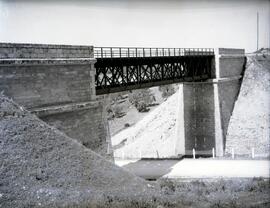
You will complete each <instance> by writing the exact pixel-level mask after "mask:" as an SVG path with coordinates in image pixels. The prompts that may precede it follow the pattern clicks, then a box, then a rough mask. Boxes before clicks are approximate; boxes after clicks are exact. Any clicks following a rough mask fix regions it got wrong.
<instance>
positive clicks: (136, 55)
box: [135, 48, 138, 58]
mask: <svg viewBox="0 0 270 208" xmlns="http://www.w3.org/2000/svg"><path fill="white" fill-rule="evenodd" d="M135 51H136V58H137V57H138V51H137V48H136V49H135Z"/></svg>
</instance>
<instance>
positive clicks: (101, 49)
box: [100, 48, 103, 58]
mask: <svg viewBox="0 0 270 208" xmlns="http://www.w3.org/2000/svg"><path fill="white" fill-rule="evenodd" d="M100 52H101V58H103V48H100Z"/></svg>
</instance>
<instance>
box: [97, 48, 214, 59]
mask: <svg viewBox="0 0 270 208" xmlns="http://www.w3.org/2000/svg"><path fill="white" fill-rule="evenodd" d="M209 55H214V49H213V48H136V47H94V57H95V58H137V57H165V56H209Z"/></svg>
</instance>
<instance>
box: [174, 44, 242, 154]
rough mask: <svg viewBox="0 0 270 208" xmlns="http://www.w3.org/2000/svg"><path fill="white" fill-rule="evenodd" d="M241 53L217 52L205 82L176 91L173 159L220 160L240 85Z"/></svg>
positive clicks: (227, 50) (230, 50)
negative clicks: (193, 154)
mask: <svg viewBox="0 0 270 208" xmlns="http://www.w3.org/2000/svg"><path fill="white" fill-rule="evenodd" d="M244 64H245V57H244V50H239V49H217V50H216V52H215V60H214V63H213V70H212V76H213V79H209V80H207V81H205V82H184V83H182V84H180V87H179V92H178V93H179V111H178V119H177V127H176V129H177V130H176V146H175V152H176V155H192V149H193V148H194V149H195V150H196V155H209V156H210V155H211V154H212V148H215V153H216V156H219V157H221V156H223V155H224V150H225V146H226V133H227V128H228V124H229V120H230V116H231V114H232V111H233V107H234V102H235V100H236V99H237V96H238V92H239V89H240V85H241V75H242V73H243V69H244Z"/></svg>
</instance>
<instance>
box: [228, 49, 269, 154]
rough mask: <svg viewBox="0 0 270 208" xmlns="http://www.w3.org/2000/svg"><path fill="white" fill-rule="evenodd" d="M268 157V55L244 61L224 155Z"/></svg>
mask: <svg viewBox="0 0 270 208" xmlns="http://www.w3.org/2000/svg"><path fill="white" fill-rule="evenodd" d="M232 148H233V149H234V153H235V154H236V155H242V156H245V155H246V156H251V154H252V148H254V153H255V156H257V157H269V155H270V55H269V54H268V55H266V54H263V53H261V52H260V53H259V54H257V55H251V56H248V57H247V67H246V70H245V73H244V77H243V81H242V85H241V89H240V93H239V96H238V99H237V101H236V103H235V106H234V110H233V114H232V116H231V119H230V123H229V128H228V133H227V138H226V153H227V154H231V151H232Z"/></svg>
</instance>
